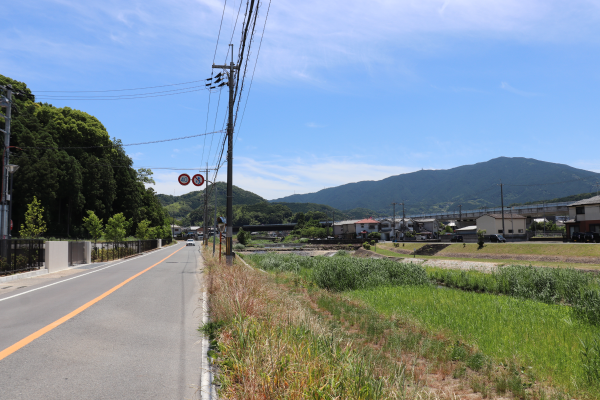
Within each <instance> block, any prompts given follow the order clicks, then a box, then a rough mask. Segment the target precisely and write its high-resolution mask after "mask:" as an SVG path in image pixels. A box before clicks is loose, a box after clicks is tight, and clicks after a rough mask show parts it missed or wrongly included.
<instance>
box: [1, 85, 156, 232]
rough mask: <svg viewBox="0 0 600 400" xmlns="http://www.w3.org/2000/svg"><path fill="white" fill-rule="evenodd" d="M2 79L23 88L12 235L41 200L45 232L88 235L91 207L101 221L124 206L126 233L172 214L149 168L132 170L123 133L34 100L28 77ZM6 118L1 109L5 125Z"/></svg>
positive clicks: (13, 157) (15, 143)
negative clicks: (118, 134) (23, 79)
mask: <svg viewBox="0 0 600 400" xmlns="http://www.w3.org/2000/svg"><path fill="white" fill-rule="evenodd" d="M0 84H2V85H5V84H11V85H12V86H13V88H15V89H18V90H21V91H23V92H26V93H27V94H28V95H29V96H28V98H26V99H17V98H15V99H14V100H15V105H16V108H15V109H14V110H13V118H12V121H11V140H10V146H11V147H10V149H9V150H10V163H11V164H17V165H19V166H20V168H19V170H18V172H16V173H15V175H14V191H13V212H12V219H13V222H14V227H15V228H13V232H12V236H13V237H19V236H27V235H29V232H22V231H21V226H22V225H23V226H24V224H25V213H26V211H27V205H28V204H31V203H32V202H33V200H34V198H35V199H36V201H38V202H39V203H40V204H41V206H43V207H42V208H43V219H44V220H45V221H46V223H47V229H46V231H45V233H44V235H45V236H53V237H86V236H87V231H86V229H85V227H84V225H83V223H84V222H83V219H84V218H85V217H86V211H87V210H91V211H93V212H94V214H95V215H96V216H97V217H98V218H99V219H100V220H101V221H102V222H103V223H108V221H109V219H110V218H111V217H113V216H115V215H117V214H122V215H123V216H124V217H125V218H126V219H127V220H128V221H130V222H131V223H130V224H129V225H128V226H127V227H126V228H125V232H126V235H133V234H134V233H135V232H137V229H138V226H139V224H140V223H141V222H143V221H150V226H155V227H156V226H164V225H165V224H166V223H167V221H168V215H167V213H166V212H165V210H164V209H163V207H162V205H161V204H160V202H159V201H158V199H157V197H156V193H155V192H154V190H153V189H152V188H151V187H149V188H146V185H148V184H152V183H154V181H153V179H152V171H150V170H147V169H139V170H135V169H134V168H133V161H132V159H131V158H130V157H129V156H128V155H127V154H126V152H125V150H124V148H123V145H122V143H121V141H120V140H118V139H115V138H113V139H112V140H111V138H110V136H109V134H108V132H107V131H106V128H105V127H104V126H103V125H102V123H101V122H100V121H99V120H98V119H97V118H95V117H93V116H91V115H89V114H87V113H85V112H83V111H79V110H74V109H71V108H69V107H64V108H57V107H54V106H52V105H51V104H48V103H37V102H35V97H34V96H33V94H32V93H31V91H30V90H29V89H28V88H27V85H26V84H25V83H22V82H18V81H15V80H12V79H10V78H8V77H5V76H2V75H0ZM4 125H5V121H4V118H3V117H2V116H1V115H0V128H2V129H4V127H5V126H4Z"/></svg>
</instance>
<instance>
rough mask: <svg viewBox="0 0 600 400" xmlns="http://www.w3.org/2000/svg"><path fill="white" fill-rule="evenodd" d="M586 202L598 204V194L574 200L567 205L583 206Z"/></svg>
mask: <svg viewBox="0 0 600 400" xmlns="http://www.w3.org/2000/svg"><path fill="white" fill-rule="evenodd" d="M587 204H600V196H594V197H590V198H589V199H584V200H579V201H576V202H575V203H571V204H569V207H573V206H584V205H587Z"/></svg>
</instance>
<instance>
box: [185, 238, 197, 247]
mask: <svg viewBox="0 0 600 400" xmlns="http://www.w3.org/2000/svg"><path fill="white" fill-rule="evenodd" d="M185 245H186V246H195V245H196V242H194V239H188V240H187V241H186V242H185Z"/></svg>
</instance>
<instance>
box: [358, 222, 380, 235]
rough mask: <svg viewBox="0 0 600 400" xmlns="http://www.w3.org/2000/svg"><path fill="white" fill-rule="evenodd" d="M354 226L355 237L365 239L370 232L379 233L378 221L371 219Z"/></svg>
mask: <svg viewBox="0 0 600 400" xmlns="http://www.w3.org/2000/svg"><path fill="white" fill-rule="evenodd" d="M354 225H355V226H356V237H360V238H363V239H366V237H367V236H368V235H369V233H371V232H379V221H376V220H374V219H373V218H365V219H361V220H360V221H356V222H355V223H354Z"/></svg>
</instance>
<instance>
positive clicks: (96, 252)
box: [92, 240, 158, 262]
mask: <svg viewBox="0 0 600 400" xmlns="http://www.w3.org/2000/svg"><path fill="white" fill-rule="evenodd" d="M157 247H158V240H136V241H130V242H110V243H109V242H106V243H98V244H97V245H96V246H95V247H93V248H92V262H97V261H112V260H117V259H119V258H124V257H128V256H132V255H134V254H140V253H143V252H145V251H149V250H152V249H156V248H157Z"/></svg>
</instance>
